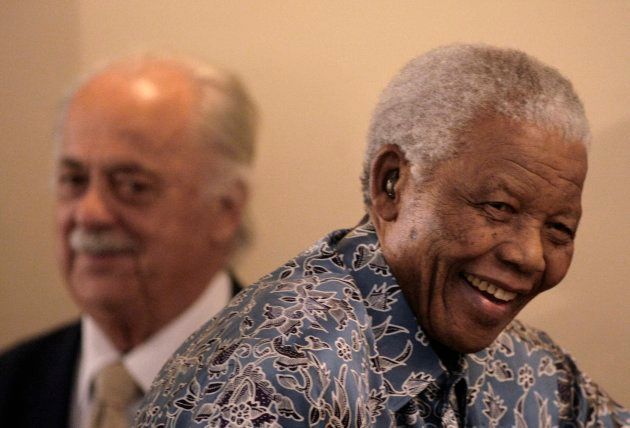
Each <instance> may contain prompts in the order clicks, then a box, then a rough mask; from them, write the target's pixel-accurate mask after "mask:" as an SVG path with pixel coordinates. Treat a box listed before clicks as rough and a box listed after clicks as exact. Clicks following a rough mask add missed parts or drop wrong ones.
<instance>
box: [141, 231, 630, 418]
mask: <svg viewBox="0 0 630 428" xmlns="http://www.w3.org/2000/svg"><path fill="white" fill-rule="evenodd" d="M454 361H456V364H454V366H453V367H448V368H447V367H445V365H444V364H443V363H442V362H441V361H440V359H439V358H438V357H437V355H436V353H435V352H434V350H433V349H432V347H431V344H430V342H429V340H428V338H427V337H426V335H425V334H424V333H423V331H422V329H421V328H420V327H419V326H418V324H417V322H416V318H415V317H414V315H413V313H412V312H411V309H410V308H409V306H408V305H407V303H406V301H405V299H404V298H403V295H402V293H401V291H400V288H399V287H398V285H397V283H396V280H395V278H394V277H393V276H392V274H391V272H390V270H389V267H388V266H387V264H386V263H385V260H384V258H383V256H382V253H381V250H380V246H379V244H378V239H377V237H376V233H375V231H374V228H373V226H372V225H371V224H370V223H364V224H362V225H360V226H358V227H357V228H355V229H353V230H351V231H346V230H341V231H336V232H333V233H331V234H330V235H328V236H327V237H326V238H324V239H322V240H321V241H319V242H317V243H316V244H315V245H313V246H312V247H311V248H309V249H307V250H306V251H304V252H303V253H302V254H300V255H299V256H298V257H296V258H295V259H293V260H291V261H289V262H288V263H286V264H285V265H284V266H282V267H280V268H279V269H277V270H276V271H274V272H272V273H271V274H269V275H266V276H265V277H263V278H261V279H260V280H259V281H258V282H257V283H256V284H254V285H252V286H251V287H248V288H246V289H245V290H244V291H243V292H241V293H240V294H239V295H237V296H236V297H235V298H234V299H233V300H232V302H230V304H229V305H228V306H227V307H226V308H225V309H224V310H223V312H222V313H221V314H219V316H217V317H216V318H215V319H213V320H211V321H209V322H208V323H206V324H205V325H204V326H203V327H202V328H200V329H199V330H198V331H197V332H196V333H195V334H193V335H192V336H191V337H190V338H189V339H188V340H187V341H186V342H185V343H184V344H183V345H182V346H181V347H180V349H179V350H178V351H177V352H176V354H175V355H174V356H173V357H172V358H171V360H170V361H169V362H168V363H167V364H166V365H165V366H164V367H163V368H162V371H161V373H160V374H159V375H158V377H157V379H156V381H155V382H154V384H153V387H152V389H151V391H150V393H149V394H148V395H147V398H146V399H145V403H144V405H143V407H142V409H141V411H140V413H139V415H138V419H137V424H138V426H140V427H194V426H198V427H302V426H322V427H323V426H326V427H394V426H399V427H419V426H436V427H438V426H453V427H456V426H483V427H500V426H516V427H546V426H549V427H551V426H575V427H581V426H622V425H624V424H625V425H628V424H630V415H629V414H628V412H627V411H625V410H623V409H622V408H621V407H620V406H619V405H617V404H616V403H615V402H613V401H612V400H611V399H610V398H609V397H608V396H607V395H606V394H605V393H604V392H603V391H601V390H600V389H599V388H598V387H597V386H596V385H595V384H594V383H592V382H591V381H590V379H588V378H587V377H586V376H584V375H583V374H582V373H580V371H579V370H578V369H577V368H576V366H575V364H574V363H573V360H572V359H571V358H570V357H569V356H568V355H567V354H566V353H565V352H563V351H562V349H560V348H559V347H558V346H557V345H555V344H554V343H553V342H552V341H551V339H550V338H549V337H548V336H547V335H546V334H545V333H543V332H540V331H538V330H535V329H532V328H529V327H526V326H524V325H523V324H521V323H520V322H518V321H514V322H513V323H512V324H511V325H510V326H509V327H508V328H507V329H506V330H505V331H504V332H503V333H501V335H500V336H499V337H498V338H497V339H496V341H495V342H494V343H493V344H492V345H491V346H490V347H488V348H487V349H485V350H483V351H481V352H479V353H476V354H469V355H459V356H455V358H454Z"/></svg>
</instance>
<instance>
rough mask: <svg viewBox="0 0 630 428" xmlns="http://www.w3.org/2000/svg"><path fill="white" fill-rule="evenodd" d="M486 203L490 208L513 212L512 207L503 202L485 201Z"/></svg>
mask: <svg viewBox="0 0 630 428" xmlns="http://www.w3.org/2000/svg"><path fill="white" fill-rule="evenodd" d="M486 205H487V206H488V207H490V209H492V210H495V211H501V212H505V213H513V212H514V208H513V207H512V206H511V205H510V204H507V203H505V202H494V201H493V202H487V203H486Z"/></svg>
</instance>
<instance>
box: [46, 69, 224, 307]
mask: <svg viewBox="0 0 630 428" xmlns="http://www.w3.org/2000/svg"><path fill="white" fill-rule="evenodd" d="M193 94H194V92H193V91H192V90H191V89H190V87H189V86H188V82H187V81H185V80H184V79H182V78H181V77H180V76H177V75H176V74H172V73H170V74H169V73H168V72H156V73H153V74H152V75H151V74H150V75H147V76H139V77H133V78H130V77H129V76H127V75H119V74H116V73H110V74H105V75H102V76H100V77H97V78H95V79H94V80H93V81H91V82H89V83H88V84H87V85H86V86H84V87H83V88H82V89H80V91H79V92H78V93H77V95H76V96H75V97H74V99H73V101H72V103H71V104H70V106H69V111H68V115H67V118H66V121H65V123H64V128H63V138H62V143H61V145H60V152H59V156H58V159H57V173H56V194H57V207H56V210H57V229H58V244H59V245H58V253H59V260H60V263H61V268H62V271H63V274H64V276H65V278H66V280H67V282H68V284H69V286H70V289H71V293H72V295H73V297H74V298H75V300H76V301H77V303H78V304H79V306H81V307H82V309H83V310H85V311H86V312H88V313H97V312H99V311H106V312H107V311H110V312H116V311H119V310H123V309H125V308H126V309H127V310H131V309H132V308H134V309H135V310H137V311H138V316H140V312H142V315H150V314H146V313H145V312H146V311H149V312H150V311H155V312H156V314H154V315H155V316H158V317H159V316H161V315H164V316H169V315H171V314H170V312H171V311H173V312H175V313H177V312H178V311H180V310H181V309H182V307H185V306H186V305H187V304H188V303H189V302H190V301H191V300H192V299H194V298H195V297H196V296H197V294H198V292H199V290H201V289H202V288H203V287H204V286H205V285H206V284H207V281H208V280H209V277H210V276H211V272H210V269H211V265H212V263H213V259H214V258H216V257H217V254H216V251H217V249H216V248H214V247H215V246H218V243H217V242H215V240H214V238H215V235H214V231H215V229H216V228H217V227H220V225H221V219H220V218H217V216H219V215H220V213H218V212H217V207H216V203H214V202H212V201H211V200H210V198H208V197H207V190H208V189H207V187H208V182H209V181H208V173H207V171H208V170H209V169H211V167H212V165H213V160H212V159H211V157H210V155H209V154H208V150H207V149H203V148H201V146H200V145H199V144H198V142H197V141H194V138H195V137H194V133H193V132H192V129H193V128H194V127H193V126H191V110H192V106H193V105H194V95H193ZM160 311H161V312H160ZM158 312H160V313H158Z"/></svg>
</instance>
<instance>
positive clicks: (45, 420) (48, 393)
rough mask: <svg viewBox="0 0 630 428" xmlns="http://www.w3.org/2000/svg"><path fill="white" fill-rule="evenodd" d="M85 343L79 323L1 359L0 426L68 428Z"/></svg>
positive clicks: (23, 345)
mask: <svg viewBox="0 0 630 428" xmlns="http://www.w3.org/2000/svg"><path fill="white" fill-rule="evenodd" d="M80 341H81V327H80V324H79V323H78V322H75V323H73V324H70V325H68V326H65V327H62V328H60V329H57V330H55V331H53V332H51V333H48V334H46V335H44V336H40V337H38V338H36V339H33V340H30V341H28V342H25V343H22V344H20V345H18V346H16V347H15V348H13V349H11V350H10V351H8V352H6V353H5V354H3V355H1V356H0V424H1V425H2V426H6V427H12V428H21V427H24V428H26V427H29V428H31V427H32V428H35V427H50V428H66V427H67V426H68V414H69V408H70V394H72V388H73V384H74V379H75V370H76V362H77V356H78V355H79V350H80V349H81V346H80Z"/></svg>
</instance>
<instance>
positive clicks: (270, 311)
mask: <svg viewBox="0 0 630 428" xmlns="http://www.w3.org/2000/svg"><path fill="white" fill-rule="evenodd" d="M368 325H369V320H368V316H367V311H366V309H365V305H364V303H363V301H362V298H361V296H360V293H359V292H358V291H357V287H356V284H355V283H354V280H353V279H352V276H351V275H349V274H348V273H347V272H346V271H345V268H344V265H343V263H342V260H341V259H340V258H339V255H337V254H336V253H335V252H334V251H333V250H331V249H330V247H328V245H327V243H326V241H320V243H319V244H317V245H316V246H314V247H312V248H310V249H308V250H307V251H305V252H304V253H302V254H301V255H300V256H298V257H297V258H295V259H293V260H291V261H289V262H288V263H286V264H285V265H284V266H282V267H280V268H279V269H277V270H276V271H274V272H272V273H271V274H269V275H266V276H265V277H263V278H262V279H261V280H260V281H258V282H257V283H255V284H253V285H252V286H250V287H247V288H246V289H244V290H243V291H242V292H241V293H239V294H238V295H237V296H236V297H235V298H234V299H233V300H232V301H231V302H230V303H229V304H228V305H227V307H226V308H225V309H224V310H223V311H222V313H221V314H220V316H218V317H216V318H215V319H214V320H213V321H211V322H209V323H207V324H206V325H204V326H203V327H202V328H201V329H200V330H198V331H197V332H196V333H195V334H194V335H193V336H191V337H190V338H189V339H188V340H187V341H186V342H185V343H184V345H183V346H182V347H181V348H180V349H179V351H178V352H177V353H176V354H175V356H174V357H173V358H172V359H171V360H170V361H169V362H168V363H167V365H166V366H165V367H164V368H163V369H162V372H161V373H160V375H159V376H158V378H157V379H158V380H157V381H156V383H154V385H153V388H152V392H151V393H150V395H149V396H148V397H147V400H146V403H149V404H148V405H145V406H144V408H145V409H148V411H146V412H145V413H144V414H143V415H140V423H141V424H142V423H144V424H145V425H146V426H151V424H153V423H155V421H156V419H157V420H159V421H160V422H162V421H164V420H169V423H173V422H176V423H177V424H180V423H182V424H192V425H193V426H194V424H196V423H199V424H206V425H207V424H209V425H211V426H214V425H213V424H216V425H217V426H223V425H222V424H227V423H235V424H237V425H238V424H253V425H254V426H293V425H295V426H303V425H304V424H305V423H306V424H308V423H311V424H313V423H318V421H323V420H327V421H330V420H331V419H334V418H341V419H343V417H344V415H348V414H349V413H350V411H351V408H352V413H353V415H356V412H357V411H358V412H360V413H363V416H362V417H363V420H366V419H367V411H368V410H367V400H368V396H367V395H368V392H367V384H368V383H369V380H368V379H367V377H368V376H369V373H370V371H369V364H370V360H369V350H370V349H371V348H372V347H373V339H370V337H371V332H370V330H369V328H368ZM182 385H186V386H185V387H184V388H182V387H181V386H182ZM357 409H359V410H357ZM153 411H155V412H159V414H153V413H152V412H153ZM243 415H245V416H243ZM359 420H361V416H359ZM186 426H188V425H186Z"/></svg>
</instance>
